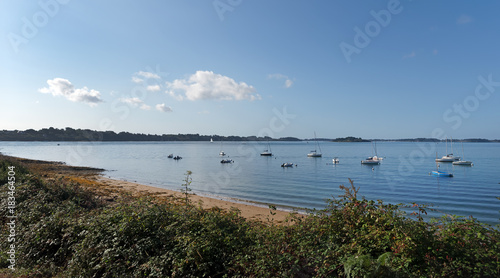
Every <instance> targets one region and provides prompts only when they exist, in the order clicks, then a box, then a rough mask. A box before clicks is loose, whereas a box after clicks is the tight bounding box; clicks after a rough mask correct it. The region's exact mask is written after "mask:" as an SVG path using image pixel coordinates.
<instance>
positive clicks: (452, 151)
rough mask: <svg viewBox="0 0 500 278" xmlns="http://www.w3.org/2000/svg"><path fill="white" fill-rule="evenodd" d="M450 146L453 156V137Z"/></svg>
mask: <svg viewBox="0 0 500 278" xmlns="http://www.w3.org/2000/svg"><path fill="white" fill-rule="evenodd" d="M450 144H451V154H452V155H453V137H451V141H450Z"/></svg>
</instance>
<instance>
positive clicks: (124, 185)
mask: <svg viewBox="0 0 500 278" xmlns="http://www.w3.org/2000/svg"><path fill="white" fill-rule="evenodd" d="M0 156H1V157H2V158H4V159H9V160H15V161H17V162H19V163H22V164H24V165H26V166H27V167H28V168H30V169H32V170H34V171H36V172H38V173H39V174H40V175H41V176H42V177H44V178H54V177H60V176H65V177H66V178H69V179H72V180H74V181H76V182H79V183H80V184H82V185H84V186H85V187H87V188H90V189H92V190H93V191H94V192H95V193H96V194H98V195H101V197H102V198H104V199H109V200H112V198H110V196H113V195H116V194H117V193H119V192H129V193H131V194H132V196H137V197H140V196H146V195H148V196H154V197H158V198H159V199H164V200H165V199H168V198H165V197H178V198H182V197H184V195H183V193H182V192H181V191H180V190H179V191H175V190H169V189H164V188H159V187H154V186H149V185H144V184H139V183H136V182H130V181H124V180H118V179H111V178H108V177H104V176H103V175H102V172H103V171H104V169H98V168H90V167H77V166H69V165H66V164H64V163H61V162H52V161H42V160H32V159H25V158H18V157H11V156H4V155H1V154H0ZM190 201H191V202H192V203H193V204H200V205H201V206H202V207H203V208H204V209H210V208H213V207H218V208H221V209H224V210H228V211H229V210H231V209H238V210H239V211H240V212H241V216H242V217H244V218H246V219H248V220H258V221H262V222H269V221H272V223H274V224H285V223H286V218H287V217H288V216H290V212H289V211H283V210H278V209H277V210H273V211H272V210H271V209H269V207H265V206H264V205H262V206H259V205H252V204H248V203H245V202H236V201H235V202H231V201H228V200H227V199H216V198H210V197H205V196H199V195H196V194H190ZM271 212H272V213H273V214H271Z"/></svg>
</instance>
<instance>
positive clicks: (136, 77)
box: [132, 71, 161, 84]
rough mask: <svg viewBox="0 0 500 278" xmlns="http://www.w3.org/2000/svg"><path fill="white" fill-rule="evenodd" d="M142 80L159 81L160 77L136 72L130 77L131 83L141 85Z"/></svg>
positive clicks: (146, 72)
mask: <svg viewBox="0 0 500 278" xmlns="http://www.w3.org/2000/svg"><path fill="white" fill-rule="evenodd" d="M144 79H161V77H160V76H159V75H158V74H156V73H152V72H148V71H138V72H136V73H134V74H133V75H132V82H134V83H137V84H141V83H142V82H144Z"/></svg>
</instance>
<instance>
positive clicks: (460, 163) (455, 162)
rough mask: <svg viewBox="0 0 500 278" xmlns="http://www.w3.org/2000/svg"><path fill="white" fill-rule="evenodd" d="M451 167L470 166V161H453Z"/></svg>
mask: <svg viewBox="0 0 500 278" xmlns="http://www.w3.org/2000/svg"><path fill="white" fill-rule="evenodd" d="M452 164H453V165H463V166H472V161H462V160H460V161H453V163H452Z"/></svg>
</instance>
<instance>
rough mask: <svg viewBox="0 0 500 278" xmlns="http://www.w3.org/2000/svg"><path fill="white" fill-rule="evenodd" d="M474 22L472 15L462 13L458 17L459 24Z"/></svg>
mask: <svg viewBox="0 0 500 278" xmlns="http://www.w3.org/2000/svg"><path fill="white" fill-rule="evenodd" d="M470 22H472V17H470V16H468V15H465V14H463V15H461V16H460V17H459V18H458V19H457V24H459V25H461V24H467V23H470Z"/></svg>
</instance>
